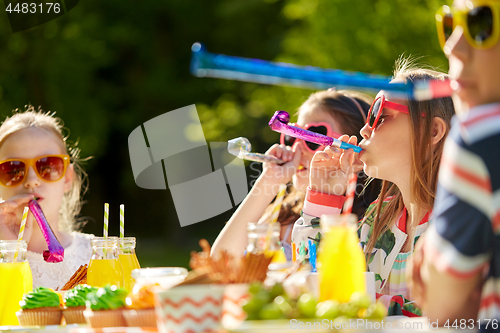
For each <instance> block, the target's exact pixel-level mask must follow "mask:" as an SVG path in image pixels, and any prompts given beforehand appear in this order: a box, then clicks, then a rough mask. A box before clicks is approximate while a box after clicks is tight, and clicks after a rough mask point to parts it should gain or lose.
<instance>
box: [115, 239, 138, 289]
mask: <svg viewBox="0 0 500 333" xmlns="http://www.w3.org/2000/svg"><path fill="white" fill-rule="evenodd" d="M118 260H119V261H120V264H121V266H122V270H123V287H124V288H125V289H127V290H129V291H131V290H132V288H133V287H134V279H133V278H132V270H134V269H138V268H141V265H140V264H139V260H137V256H136V255H135V237H121V238H118Z"/></svg>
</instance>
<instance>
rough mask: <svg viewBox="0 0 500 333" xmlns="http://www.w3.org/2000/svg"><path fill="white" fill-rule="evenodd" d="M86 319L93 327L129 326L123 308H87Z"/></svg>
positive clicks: (84, 312)
mask: <svg viewBox="0 0 500 333" xmlns="http://www.w3.org/2000/svg"><path fill="white" fill-rule="evenodd" d="M83 315H84V316H85V320H86V321H87V324H89V326H90V327H92V328H99V327H124V326H127V323H126V322H125V318H123V314H122V310H121V309H118V310H99V311H92V310H89V309H87V310H85V311H83Z"/></svg>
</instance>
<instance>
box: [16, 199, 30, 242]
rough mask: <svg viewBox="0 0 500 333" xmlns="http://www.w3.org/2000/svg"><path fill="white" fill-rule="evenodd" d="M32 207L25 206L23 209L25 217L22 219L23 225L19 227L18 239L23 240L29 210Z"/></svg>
mask: <svg viewBox="0 0 500 333" xmlns="http://www.w3.org/2000/svg"><path fill="white" fill-rule="evenodd" d="M29 210H30V209H29V208H28V207H27V206H26V207H24V210H23V218H22V220H21V227H20V228H19V236H18V237H17V240H18V241H21V240H23V235H24V227H25V226H26V220H27V219H28V211H29Z"/></svg>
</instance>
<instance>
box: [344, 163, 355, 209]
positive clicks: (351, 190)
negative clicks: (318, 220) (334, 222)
mask: <svg viewBox="0 0 500 333" xmlns="http://www.w3.org/2000/svg"><path fill="white" fill-rule="evenodd" d="M357 180H358V174H357V173H356V172H352V173H351V176H350V177H349V183H348V184H347V191H346V193H347V198H346V200H345V202H344V210H343V213H344V214H351V212H352V204H353V202H354V194H355V192H356V182H357Z"/></svg>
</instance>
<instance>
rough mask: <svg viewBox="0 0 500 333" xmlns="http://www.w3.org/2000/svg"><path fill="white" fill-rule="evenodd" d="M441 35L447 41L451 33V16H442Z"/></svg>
mask: <svg viewBox="0 0 500 333" xmlns="http://www.w3.org/2000/svg"><path fill="white" fill-rule="evenodd" d="M443 33H444V39H445V40H448V38H450V36H451V34H452V33H453V15H451V14H445V15H443Z"/></svg>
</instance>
